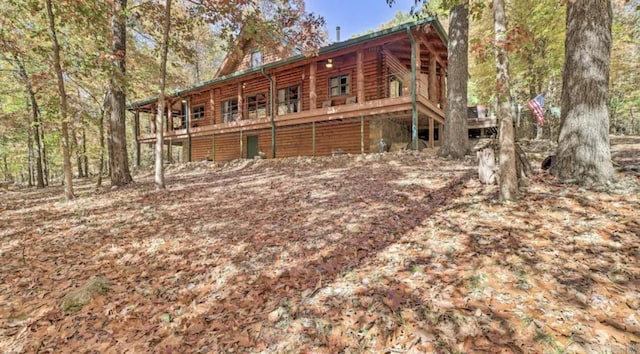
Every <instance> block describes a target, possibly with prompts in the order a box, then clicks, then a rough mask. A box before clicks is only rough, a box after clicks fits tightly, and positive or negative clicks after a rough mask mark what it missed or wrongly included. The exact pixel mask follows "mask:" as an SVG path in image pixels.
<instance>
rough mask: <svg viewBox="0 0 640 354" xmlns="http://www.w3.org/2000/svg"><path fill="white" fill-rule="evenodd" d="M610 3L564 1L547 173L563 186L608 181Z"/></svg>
mask: <svg viewBox="0 0 640 354" xmlns="http://www.w3.org/2000/svg"><path fill="white" fill-rule="evenodd" d="M612 17H613V16H612V9H611V1H609V0H580V1H575V2H571V1H570V2H567V33H566V39H565V63H564V72H563V75H562V112H561V114H562V116H561V120H562V123H561V126H560V137H559V138H558V151H557V153H556V160H555V163H554V164H553V166H552V167H551V172H552V173H553V174H554V175H555V176H556V177H558V178H559V179H560V180H562V181H565V182H569V181H571V182H577V183H579V184H582V185H593V184H605V183H607V182H609V181H611V179H612V178H613V165H612V162H611V151H610V146H609V110H608V105H607V103H608V90H609V63H610V58H611V22H612Z"/></svg>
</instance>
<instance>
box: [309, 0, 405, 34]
mask: <svg viewBox="0 0 640 354" xmlns="http://www.w3.org/2000/svg"><path fill="white" fill-rule="evenodd" d="M305 3H306V6H307V7H306V8H307V12H314V13H316V14H318V15H321V16H323V17H324V18H325V20H326V22H327V24H326V26H327V30H328V32H329V40H330V41H331V42H333V41H335V40H336V26H340V40H345V39H349V38H350V37H351V36H353V35H354V34H363V33H365V32H367V30H370V29H371V30H373V29H376V28H377V27H378V26H379V25H381V24H383V23H385V22H388V21H389V20H391V19H392V18H393V16H394V15H395V13H396V12H398V11H404V12H408V11H409V10H411V5H413V4H414V0H396V2H395V4H394V5H393V7H391V8H389V5H387V2H386V1H385V0H306V1H305Z"/></svg>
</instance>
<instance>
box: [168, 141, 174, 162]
mask: <svg viewBox="0 0 640 354" xmlns="http://www.w3.org/2000/svg"><path fill="white" fill-rule="evenodd" d="M167 140H168V144H167V161H168V162H169V163H173V151H171V150H172V149H171V147H172V145H173V143H172V142H171V138H169V139H167Z"/></svg>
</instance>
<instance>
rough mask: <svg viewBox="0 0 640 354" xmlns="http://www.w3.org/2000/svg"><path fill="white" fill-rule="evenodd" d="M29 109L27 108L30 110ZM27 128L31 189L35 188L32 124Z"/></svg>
mask: <svg viewBox="0 0 640 354" xmlns="http://www.w3.org/2000/svg"><path fill="white" fill-rule="evenodd" d="M28 108H29V107H27V109H28ZM28 123H29V126H28V127H27V146H28V150H29V151H28V153H27V164H28V165H29V187H33V139H31V122H30V121H29V122H28Z"/></svg>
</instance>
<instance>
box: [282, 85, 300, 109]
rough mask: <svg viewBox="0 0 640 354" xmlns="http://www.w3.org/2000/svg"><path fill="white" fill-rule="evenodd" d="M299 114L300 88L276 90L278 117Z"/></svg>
mask: <svg viewBox="0 0 640 354" xmlns="http://www.w3.org/2000/svg"><path fill="white" fill-rule="evenodd" d="M295 112H300V86H290V87H287V88H283V89H279V90H278V115H283V114H287V113H295Z"/></svg>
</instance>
